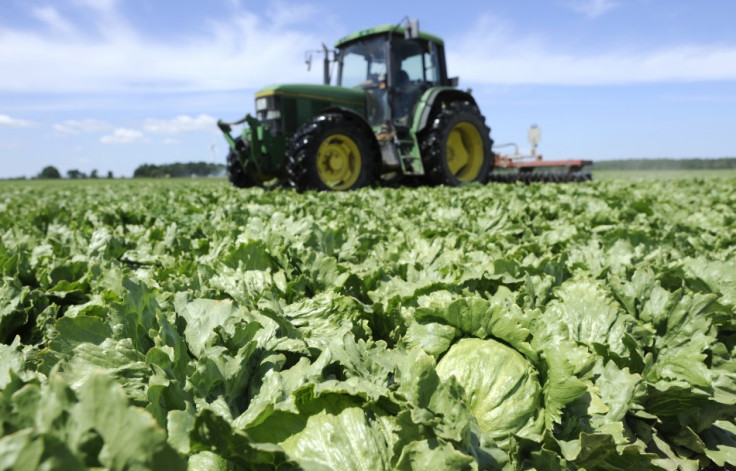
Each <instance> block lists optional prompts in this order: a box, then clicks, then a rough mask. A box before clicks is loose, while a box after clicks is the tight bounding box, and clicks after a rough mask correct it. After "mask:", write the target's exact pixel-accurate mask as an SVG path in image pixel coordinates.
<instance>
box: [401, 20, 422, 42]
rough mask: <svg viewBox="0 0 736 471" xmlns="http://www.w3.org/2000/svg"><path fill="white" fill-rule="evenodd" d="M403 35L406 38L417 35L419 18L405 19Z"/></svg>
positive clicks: (414, 37)
mask: <svg viewBox="0 0 736 471" xmlns="http://www.w3.org/2000/svg"><path fill="white" fill-rule="evenodd" d="M404 37H405V38H406V39H417V38H418V37H419V20H417V19H414V20H406V29H405V30H404Z"/></svg>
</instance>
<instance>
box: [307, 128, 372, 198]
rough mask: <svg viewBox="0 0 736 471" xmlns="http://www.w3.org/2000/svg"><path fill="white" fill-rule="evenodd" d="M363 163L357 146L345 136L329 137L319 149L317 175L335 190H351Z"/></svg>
mask: <svg viewBox="0 0 736 471" xmlns="http://www.w3.org/2000/svg"><path fill="white" fill-rule="evenodd" d="M361 163H362V161H361V156H360V150H358V146H357V144H355V141H353V140H352V139H350V138H349V137H348V136H346V135H344V134H333V135H331V136H329V137H327V139H325V140H324V141H322V143H321V144H320V145H319V149H317V173H318V174H319V178H320V180H322V182H323V183H324V184H325V185H327V186H328V187H330V188H332V189H333V190H347V189H349V188H351V187H352V186H353V185H354V184H355V182H356V181H358V177H359V176H360V169H361Z"/></svg>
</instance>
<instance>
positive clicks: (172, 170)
mask: <svg viewBox="0 0 736 471" xmlns="http://www.w3.org/2000/svg"><path fill="white" fill-rule="evenodd" d="M224 174H225V166H224V165H222V164H212V163H207V162H189V163H173V164H164V165H151V164H143V165H141V166H140V167H138V168H136V169H135V171H134V172H133V178H167V177H171V178H179V177H219V176H222V175H224Z"/></svg>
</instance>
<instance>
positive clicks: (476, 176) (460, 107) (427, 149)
mask: <svg viewBox="0 0 736 471" xmlns="http://www.w3.org/2000/svg"><path fill="white" fill-rule="evenodd" d="M489 134H490V129H489V128H488V126H486V121H485V118H484V117H483V115H481V114H480V111H478V108H477V107H476V106H474V105H473V104H471V103H468V102H453V103H450V104H448V105H447V107H446V108H444V109H442V110H441V111H440V112H439V113H438V114H437V115H436V116H435V118H434V120H433V121H432V123H431V124H430V126H429V128H428V129H427V130H426V131H425V132H424V134H423V136H422V138H421V141H420V142H421V144H420V146H421V152H422V160H423V161H424V168H425V171H426V174H427V177H428V178H429V180H430V182H431V183H434V184H444V185H450V186H459V185H463V184H466V183H473V182H478V183H485V181H486V179H487V178H488V172H489V171H490V170H491V168H492V165H493V154H492V153H491V144H492V141H491V138H490V136H489Z"/></svg>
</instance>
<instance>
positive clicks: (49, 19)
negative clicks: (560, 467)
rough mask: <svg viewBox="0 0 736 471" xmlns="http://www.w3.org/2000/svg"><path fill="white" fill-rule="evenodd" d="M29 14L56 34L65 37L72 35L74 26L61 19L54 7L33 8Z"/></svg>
mask: <svg viewBox="0 0 736 471" xmlns="http://www.w3.org/2000/svg"><path fill="white" fill-rule="evenodd" d="M31 14H32V15H33V16H34V17H35V18H36V19H38V20H40V21H42V22H43V23H45V24H46V25H47V26H48V27H49V28H50V29H51V30H52V31H54V32H56V33H61V34H66V35H70V34H72V33H74V26H72V24H71V23H70V22H69V21H67V20H66V18H64V17H62V16H61V15H60V14H59V12H58V11H57V10H56V9H55V8H54V7H35V8H33V9H32V10H31Z"/></svg>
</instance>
